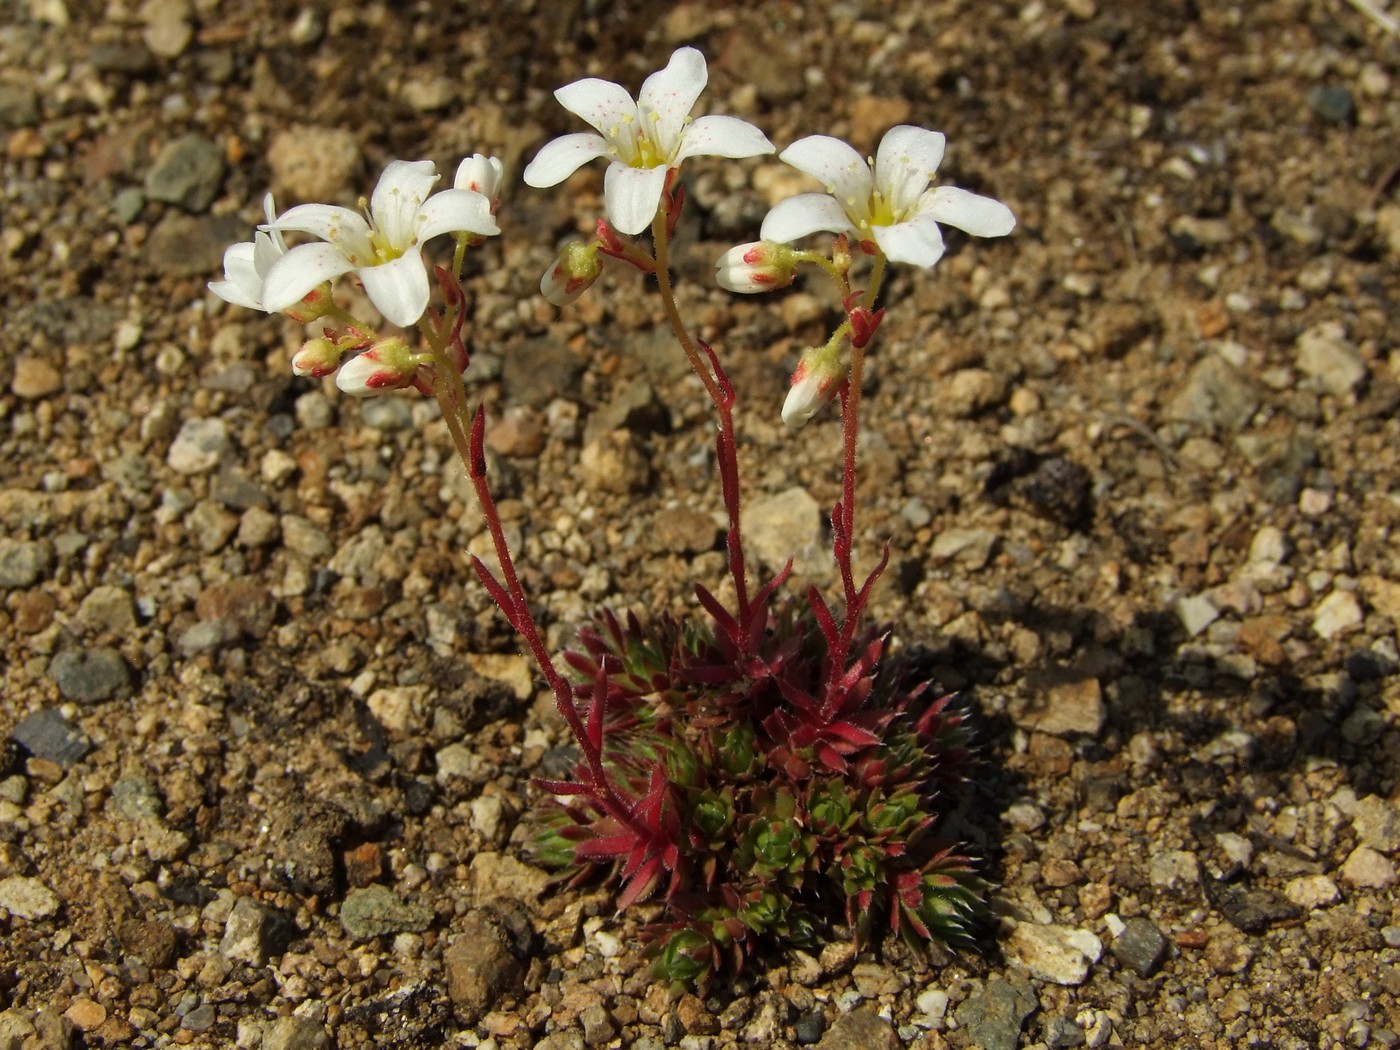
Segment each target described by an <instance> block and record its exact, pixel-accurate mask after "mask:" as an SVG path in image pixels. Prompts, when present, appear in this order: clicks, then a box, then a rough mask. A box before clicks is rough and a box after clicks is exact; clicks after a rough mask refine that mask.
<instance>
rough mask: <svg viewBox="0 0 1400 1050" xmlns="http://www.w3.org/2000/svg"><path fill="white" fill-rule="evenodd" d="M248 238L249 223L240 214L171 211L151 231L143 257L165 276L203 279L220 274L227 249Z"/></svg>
mask: <svg viewBox="0 0 1400 1050" xmlns="http://www.w3.org/2000/svg"><path fill="white" fill-rule="evenodd" d="M247 239H248V224H247V223H246V222H244V221H243V219H241V218H240V217H239V216H237V215H186V214H185V213H183V212H170V213H169V214H167V215H166V216H165V217H164V218H162V219H161V220H160V221H159V222H158V223H156V225H155V228H154V229H153V230H151V235H150V237H149V238H147V240H146V245H145V250H144V251H143V252H142V253H141V258H142V260H143V261H144V262H146V263H148V264H149V265H150V266H151V268H152V269H154V270H155V271H156V272H157V273H160V274H162V275H164V276H166V277H200V278H205V277H208V276H209V275H211V274H214V273H218V272H221V271H222V269H223V259H224V250H225V249H226V248H227V247H228V246H229V245H230V244H236V243H238V242H239V241H240V240H242V241H246V240H247Z"/></svg>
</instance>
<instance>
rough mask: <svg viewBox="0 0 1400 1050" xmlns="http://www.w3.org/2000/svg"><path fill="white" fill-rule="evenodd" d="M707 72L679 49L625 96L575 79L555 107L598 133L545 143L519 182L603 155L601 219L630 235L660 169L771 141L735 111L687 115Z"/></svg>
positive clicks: (739, 153) (549, 180) (658, 190)
mask: <svg viewBox="0 0 1400 1050" xmlns="http://www.w3.org/2000/svg"><path fill="white" fill-rule="evenodd" d="M708 79H709V72H708V70H707V69H706V67H705V56H704V55H702V54H701V53H700V52H699V51H697V50H695V48H693V47H683V48H680V49H679V50H677V51H676V52H675V54H673V55H672V56H671V61H670V62H668V63H667V64H666V68H665V69H663V70H661V71H660V72H658V73H653V74H652V75H651V76H649V77H647V79H646V82H645V83H643V84H642V91H641V94H640V95H638V96H637V100H636V101H635V102H634V101H632V96H630V95H629V94H628V93H627V91H626V89H625V88H623V87H621V86H620V85H618V84H614V83H612V82H611V81H607V80H598V79H596V78H592V77H590V78H588V79H586V80H577V81H575V82H574V83H572V84H568V85H566V86H564V87H562V88H560V89H559V90H558V91H556V92H555V93H554V97H555V98H557V99H558V100H559V103H560V105H562V106H563V107H564V108H565V109H567V110H568V111H569V112H570V113H573V114H575V115H576V116H579V117H582V118H583V119H584V120H586V121H587V122H588V123H589V124H591V125H592V126H593V127H595V128H597V129H598V134H596V135H593V134H589V133H588V132H579V133H577V134H573V135H565V136H563V137H562V138H557V139H555V140H554V141H553V142H550V143H547V144H546V145H545V147H544V148H543V149H541V150H540V151H539V153H537V154H536V155H535V159H534V160H532V161H531V162H530V164H529V166H528V167H526V169H525V182H526V183H527V184H528V185H530V186H534V187H535V188H536V189H542V188H544V187H546V186H554V185H557V184H558V183H561V182H563V181H564V180H565V179H567V178H568V177H569V176H570V175H572V174H573V173H574V172H575V171H577V170H578V169H579V168H580V167H582V166H583V165H584V164H586V163H587V162H588V161H590V160H592V159H593V158H594V157H608V158H610V159H611V163H609V165H608V173H607V176H606V177H605V179H604V183H603V200H604V204H605V205H606V207H607V211H608V218H609V219H610V220H611V221H612V224H613V225H614V226H615V227H617V229H619V230H620V231H622V232H623V233H625V234H628V235H629V236H632V235H635V234H638V233H641V232H642V231H643V230H645V229H646V228H647V227H648V226H649V225H651V220H652V219H653V218H654V217H655V216H656V211H657V208H658V207H659V206H660V204H661V194H662V193H663V191H664V190H665V188H666V173H667V172H668V171H670V170H671V169H673V168H678V167H680V165H681V162H682V161H684V160H685V159H686V158H687V157H696V156H705V157H756V156H758V155H760V154H763V153H772V152H773V144H772V143H771V142H769V141H768V138H767V136H765V135H764V134H763V132H761V131H759V130H758V128H756V127H754V126H753V125H752V124H750V123H748V122H747V121H744V120H740V119H739V118H737V117H722V116H708V117H700V118H699V119H698V120H695V121H693V122H692V121H691V120H690V111H691V109H692V108H693V107H694V106H695V102H696V99H698V98H699V97H700V92H701V91H703V90H704V89H705V83H706V81H707V80H708Z"/></svg>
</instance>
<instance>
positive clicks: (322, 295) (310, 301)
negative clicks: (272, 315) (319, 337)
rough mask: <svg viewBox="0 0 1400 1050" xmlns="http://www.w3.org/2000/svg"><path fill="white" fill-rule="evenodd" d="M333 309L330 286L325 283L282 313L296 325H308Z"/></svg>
mask: <svg viewBox="0 0 1400 1050" xmlns="http://www.w3.org/2000/svg"><path fill="white" fill-rule="evenodd" d="M334 308H335V300H333V299H332V298H331V286H330V282H329V281H327V282H326V283H325V284H322V285H319V286H317V287H315V288H313V289H311V291H309V292H307V293H306V294H305V295H304V296H302V298H301V299H299V300H298V301H297V302H295V303H293V304H292V305H291V306H289V307H287V308H286V309H284V310H283V311H282V313H284V314H286V315H287V316H288V317H290V318H291V319H292V320H293V321H295V322H297V324H310V323H311V322H312V321H317V320H320V319H321V318H322V317H325V316H326V314H328V313H330V312H331V310H333V309H334Z"/></svg>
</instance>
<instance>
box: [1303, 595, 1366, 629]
mask: <svg viewBox="0 0 1400 1050" xmlns="http://www.w3.org/2000/svg"><path fill="white" fill-rule="evenodd" d="M1365 619H1366V614H1365V613H1363V612H1362V611H1361V603H1360V602H1359V601H1358V600H1357V598H1356V594H1355V593H1354V592H1353V591H1343V590H1335V591H1333V592H1332V593H1330V594H1329V595H1327V597H1326V598H1324V599H1322V601H1321V602H1319V603H1318V606H1317V611H1316V612H1315V613H1314V614H1313V622H1312V628H1313V631H1314V632H1316V634H1317V635H1318V637H1320V638H1322V639H1324V640H1327V641H1330V640H1331V639H1333V638H1336V637H1338V636H1339V635H1343V634H1347V633H1349V632H1351V631H1354V630H1355V629H1356V628H1358V627H1360V626H1361V624H1362V622H1363V621H1364V620H1365Z"/></svg>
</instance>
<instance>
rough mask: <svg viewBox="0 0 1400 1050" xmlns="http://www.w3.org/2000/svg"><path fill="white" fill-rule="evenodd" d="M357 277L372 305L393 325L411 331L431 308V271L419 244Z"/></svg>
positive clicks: (361, 272)
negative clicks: (429, 301) (429, 291)
mask: <svg viewBox="0 0 1400 1050" xmlns="http://www.w3.org/2000/svg"><path fill="white" fill-rule="evenodd" d="M355 273H356V275H357V276H358V277H359V278H360V280H361V281H363V282H364V284H365V294H366V295H368V296H369V300H370V302H372V303H374V305H375V308H376V309H378V311H379V312H380V313H381V314H383V315H384V319H385V320H386V321H388V322H390V323H391V324H396V325H398V326H399V327H400V328H410V327H412V326H413V325H415V324H417V323H418V319H419V318H420V317H422V316H423V311H424V310H426V309H427V308H428V271H427V269H426V268H425V267H424V265H423V257H422V256H421V255H420V254H419V252H418V246H417V245H416V244H415V245H413V246H411V247H410V248H409V249H408V250H407V251H405V252H404V253H403V254H402V255H400V256H399V257H398V258H397V259H392V260H390V261H389V262H386V263H383V264H381V265H379V266H365V267H363V268H361V269H359V270H356V271H355Z"/></svg>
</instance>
